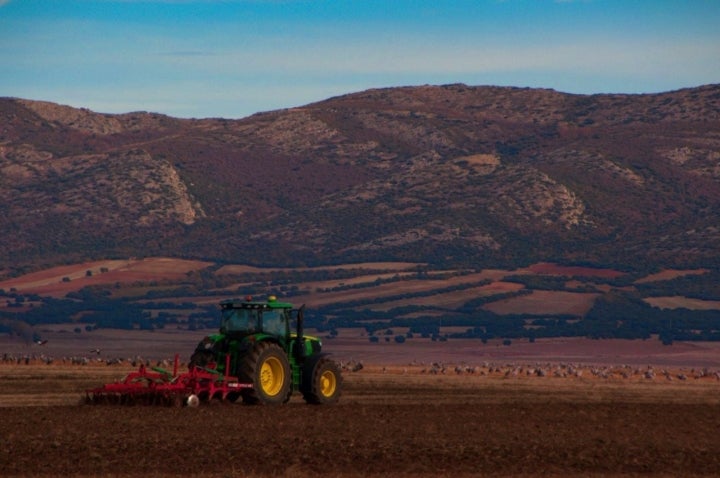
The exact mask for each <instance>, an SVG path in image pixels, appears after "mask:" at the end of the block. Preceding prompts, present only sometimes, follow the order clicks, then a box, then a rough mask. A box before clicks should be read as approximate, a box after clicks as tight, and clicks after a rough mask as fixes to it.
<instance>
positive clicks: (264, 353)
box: [190, 296, 342, 404]
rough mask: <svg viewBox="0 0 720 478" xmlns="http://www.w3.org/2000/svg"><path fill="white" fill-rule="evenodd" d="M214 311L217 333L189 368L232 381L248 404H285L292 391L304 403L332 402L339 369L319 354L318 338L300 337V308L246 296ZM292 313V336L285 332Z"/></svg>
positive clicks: (337, 394) (339, 378)
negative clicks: (294, 328)
mask: <svg viewBox="0 0 720 478" xmlns="http://www.w3.org/2000/svg"><path fill="white" fill-rule="evenodd" d="M220 308H221V312H222V323H221V324H220V331H219V333H217V334H213V335H209V336H207V337H205V338H204V339H203V340H202V341H200V343H199V344H198V346H197V347H196V349H195V352H194V353H193V354H192V356H191V358H190V368H191V369H192V368H195V367H198V368H203V369H213V370H216V371H217V372H221V373H223V374H224V375H226V376H227V375H229V376H233V377H238V379H239V381H240V383H241V384H244V385H247V386H244V387H242V388H240V389H239V390H240V392H239V396H240V397H242V400H243V402H244V403H248V404H261V403H264V404H281V403H286V402H287V401H288V400H290V396H291V395H292V393H293V392H294V391H299V392H301V393H302V395H303V398H304V399H305V401H306V402H307V403H312V404H327V403H334V402H336V401H337V400H338V398H339V397H340V391H341V388H342V376H341V375H340V369H339V367H338V366H337V364H336V363H335V362H334V361H333V360H330V359H329V358H328V354H327V353H321V348H322V343H321V342H320V339H318V338H317V337H311V336H305V335H304V334H303V312H304V309H305V306H304V305H303V306H302V307H300V309H298V310H294V309H293V306H292V304H289V303H286V302H279V301H277V299H276V298H275V297H274V296H270V297H269V298H268V300H267V301H266V302H260V301H253V300H252V298H251V297H247V298H246V299H245V300H238V299H230V300H224V301H222V302H220ZM293 312H295V315H296V318H297V331H296V332H295V333H292V332H291V330H290V322H291V320H292V316H293ZM226 368H227V370H226ZM235 398H239V397H235Z"/></svg>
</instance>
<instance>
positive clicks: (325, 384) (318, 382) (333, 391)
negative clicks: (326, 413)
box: [302, 357, 342, 405]
mask: <svg viewBox="0 0 720 478" xmlns="http://www.w3.org/2000/svg"><path fill="white" fill-rule="evenodd" d="M309 365H310V367H308V370H307V371H306V373H304V374H303V386H302V393H303V398H304V399H305V401H306V402H307V403H311V404H314V405H325V404H329V403H335V402H337V401H338V399H339V398H340V391H341V389H342V375H340V369H339V368H338V366H337V364H336V363H335V362H334V361H332V360H330V359H328V358H325V357H320V359H318V360H317V361H316V362H315V363H314V364H309Z"/></svg>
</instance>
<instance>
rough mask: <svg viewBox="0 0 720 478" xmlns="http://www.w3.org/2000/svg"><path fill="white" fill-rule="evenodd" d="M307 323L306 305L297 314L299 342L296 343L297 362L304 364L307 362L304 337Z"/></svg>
mask: <svg viewBox="0 0 720 478" xmlns="http://www.w3.org/2000/svg"><path fill="white" fill-rule="evenodd" d="M304 322H305V304H303V305H301V306H300V308H299V309H298V313H297V341H296V349H297V350H296V351H295V352H296V355H297V361H298V362H302V361H303V360H305V335H304V326H305V324H304Z"/></svg>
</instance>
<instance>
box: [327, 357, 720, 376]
mask: <svg viewBox="0 0 720 478" xmlns="http://www.w3.org/2000/svg"><path fill="white" fill-rule="evenodd" d="M340 366H341V368H342V370H343V371H347V372H357V371H359V370H362V369H363V364H362V362H356V361H354V360H351V361H349V362H340ZM381 372H382V373H398V372H399V373H401V374H407V373H420V374H427V375H448V374H450V375H476V376H494V377H501V378H517V377H555V378H582V377H593V378H600V379H626V380H627V379H631V378H642V379H645V380H654V379H656V378H657V379H664V380H667V381H672V380H681V381H683V380H688V379H690V378H693V379H704V378H710V379H713V380H716V381H720V370H711V369H709V368H707V367H702V368H700V367H692V368H683V367H675V368H672V369H670V368H656V367H654V366H652V365H647V366H642V367H640V366H634V365H592V364H579V363H562V362H561V363H539V362H538V363H534V364H516V363H505V364H496V363H492V362H487V361H486V362H483V363H482V364H481V365H467V364H465V363H462V364H445V363H443V362H431V363H429V364H425V363H423V362H417V361H413V362H411V363H410V364H408V365H407V366H401V367H387V366H385V367H382V369H381Z"/></svg>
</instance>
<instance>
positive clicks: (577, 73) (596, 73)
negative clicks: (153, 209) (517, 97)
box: [0, 0, 720, 118]
mask: <svg viewBox="0 0 720 478" xmlns="http://www.w3.org/2000/svg"><path fill="white" fill-rule="evenodd" d="M718 25H720V0H354V1H353V0H0V68H1V69H0V96H13V97H20V98H28V99H37V100H47V101H53V102H57V103H61V104H67V105H71V106H76V107H85V108H90V109H91V110H94V111H98V112H105V113H122V112H129V111H141V110H142V111H153V112H159V113H164V114H168V115H171V116H177V117H185V118H188V117H224V118H240V117H244V116H247V115H250V114H252V113H255V112H259V111H268V110H274V109H279V108H288V107H294V106H300V105H304V104H307V103H311V102H314V101H320V100H323V99H326V98H328V97H331V96H336V95H341V94H345V93H351V92H355V91H361V90H365V89H368V88H375V87H389V86H404V85H422V84H446V83H466V84H469V85H507V86H522V87H525V86H529V87H543V88H553V89H556V90H559V91H564V92H570V93H582V94H591V93H610V92H613V93H651V92H660V91H668V90H674V89H679V88H685V87H692V86H699V85H702V84H708V83H720V27H719V26H718Z"/></svg>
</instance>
